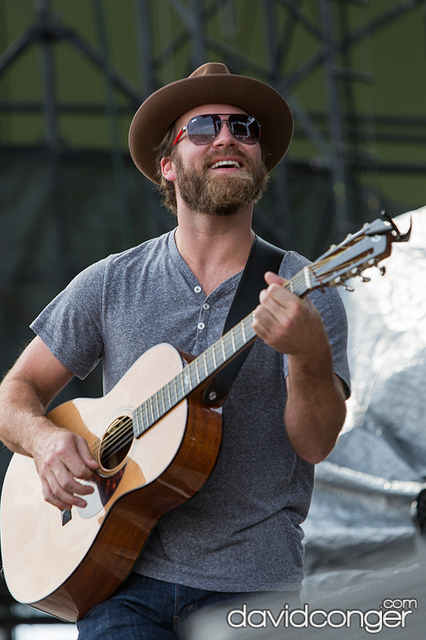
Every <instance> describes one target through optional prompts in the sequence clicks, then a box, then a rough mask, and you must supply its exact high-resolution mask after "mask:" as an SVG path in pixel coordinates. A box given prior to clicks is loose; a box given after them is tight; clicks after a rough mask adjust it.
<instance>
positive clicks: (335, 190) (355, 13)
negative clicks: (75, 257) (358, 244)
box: [0, 0, 425, 246]
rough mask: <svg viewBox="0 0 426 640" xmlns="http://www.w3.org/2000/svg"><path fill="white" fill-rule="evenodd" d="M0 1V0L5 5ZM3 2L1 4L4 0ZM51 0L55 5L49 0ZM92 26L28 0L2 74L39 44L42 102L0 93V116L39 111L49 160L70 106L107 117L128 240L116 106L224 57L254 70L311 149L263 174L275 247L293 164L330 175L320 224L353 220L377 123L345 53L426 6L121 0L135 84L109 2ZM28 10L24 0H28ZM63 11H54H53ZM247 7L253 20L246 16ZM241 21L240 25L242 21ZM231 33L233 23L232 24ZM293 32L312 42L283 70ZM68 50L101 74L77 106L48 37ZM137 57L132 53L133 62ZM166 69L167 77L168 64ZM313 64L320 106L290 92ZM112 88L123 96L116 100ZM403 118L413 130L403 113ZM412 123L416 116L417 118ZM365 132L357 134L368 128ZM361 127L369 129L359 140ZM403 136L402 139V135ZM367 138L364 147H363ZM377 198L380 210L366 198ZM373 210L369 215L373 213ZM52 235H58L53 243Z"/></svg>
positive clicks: (98, 3)
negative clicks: (116, 55) (115, 47)
mask: <svg viewBox="0 0 426 640" xmlns="http://www.w3.org/2000/svg"><path fill="white" fill-rule="evenodd" d="M4 3H5V0H3V4H4ZM0 4H1V3H0ZM6 4H7V0H6ZM58 4H60V3H58ZM90 4H91V6H92V8H93V23H94V32H95V33H96V35H97V44H93V43H90V42H88V41H87V39H85V38H83V37H82V36H81V35H80V33H79V32H78V30H77V29H76V28H72V27H70V26H67V25H66V24H65V23H64V18H63V17H61V15H62V14H64V13H66V12H64V11H63V10H62V11H60V10H59V7H58V6H57V5H56V6H54V5H55V3H54V2H52V0H35V1H34V5H33V24H32V25H31V26H29V27H28V28H27V29H26V30H24V32H23V33H22V34H20V35H19V37H17V38H16V39H15V40H14V41H13V42H11V43H10V44H9V46H8V47H7V49H6V50H5V51H4V52H3V54H2V55H1V56H0V81H1V79H2V76H3V75H4V74H6V72H7V71H8V69H9V68H10V67H11V66H12V65H13V63H14V62H15V61H16V59H17V58H18V57H19V56H21V55H22V54H23V53H24V52H25V51H26V50H28V48H30V47H32V46H35V45H40V48H41V70H42V74H41V77H42V86H43V94H42V102H41V104H34V103H27V104H24V103H22V102H21V103H20V104H8V103H7V101H1V103H0V113H1V112H3V113H4V112H6V111H7V110H10V109H15V110H28V109H39V110H41V111H42V112H43V114H44V118H45V141H46V144H47V145H48V147H49V148H51V149H52V152H53V153H54V154H55V157H56V158H57V157H58V156H59V155H60V153H59V152H60V150H61V149H62V148H63V141H62V140H61V139H60V135H59V133H58V131H59V127H58V119H59V118H60V116H61V114H63V113H65V112H66V111H68V112H69V111H70V110H72V109H73V108H75V109H76V110H77V109H78V111H79V112H80V113H86V114H93V113H94V112H95V111H97V112H98V113H101V112H102V111H103V112H104V113H105V114H106V116H107V119H108V127H109V132H110V149H111V157H112V161H113V165H114V168H115V176H116V187H117V211H118V214H119V216H120V219H121V221H122V233H123V244H127V243H129V242H130V241H131V236H132V227H131V221H130V216H129V213H128V208H129V206H128V202H126V200H127V194H126V189H125V188H124V187H123V185H124V183H125V181H124V180H123V166H122V160H121V159H120V158H121V154H120V144H119V138H118V134H117V124H116V121H117V117H118V115H119V113H123V111H124V112H126V111H127V113H128V114H131V113H133V112H134V110H135V108H136V107H137V106H138V105H139V103H140V101H141V100H142V99H143V98H145V97H146V96H147V95H149V94H150V93H151V92H152V91H153V90H155V89H156V88H158V87H160V86H161V85H162V84H164V83H165V82H168V81H171V80H174V79H177V78H178V77H183V75H186V74H187V73H190V71H191V70H193V69H194V68H196V67H197V66H199V65H200V64H202V63H203V62H205V61H206V60H207V59H220V60H223V61H224V62H225V63H226V64H227V65H228V66H229V68H230V69H231V71H232V72H234V73H243V74H252V75H254V76H256V77H258V78H260V79H262V80H265V81H266V82H269V83H271V84H272V85H273V86H274V87H276V88H277V90H278V91H280V92H281V93H282V95H283V96H284V97H285V98H286V99H287V100H288V102H289V103H290V105H291V107H292V110H293V113H294V116H295V123H296V137H297V138H298V139H301V138H304V139H305V140H307V141H309V143H310V145H311V153H310V155H306V154H305V156H304V157H299V158H298V159H297V162H296V159H294V158H292V157H291V154H290V156H289V159H287V161H286V162H283V163H282V164H281V165H280V167H279V168H278V169H277V171H276V175H275V176H274V180H273V182H272V190H273V194H274V198H275V199H276V200H277V201H279V202H280V212H279V222H280V224H279V225H277V224H276V223H277V215H278V214H277V212H276V208H275V209H274V208H272V210H271V214H270V216H269V217H268V218H267V219H266V220H264V221H263V224H264V225H265V227H266V229H265V231H266V233H267V235H269V236H273V237H275V238H276V240H277V242H278V243H281V244H282V245H284V246H285V245H288V244H291V242H292V224H291V213H292V212H291V203H290V199H289V189H288V179H289V178H288V175H289V170H290V169H291V167H292V166H294V165H295V164H296V163H297V164H298V166H300V165H304V166H305V167H306V168H312V167H314V168H316V169H319V168H320V169H321V170H323V171H327V172H328V173H329V176H330V180H331V187H330V188H331V193H332V194H333V209H334V210H333V212H332V215H331V216H329V217H330V221H329V226H331V228H334V230H335V233H336V234H337V236H342V235H343V234H345V233H346V232H347V231H350V230H351V228H352V227H353V225H354V224H355V225H356V224H357V222H358V220H356V219H355V220H354V219H353V218H354V216H353V211H351V199H352V192H353V189H354V181H355V179H356V178H357V177H358V175H359V174H360V173H363V174H366V173H368V172H370V173H372V174H373V173H375V172H376V173H377V172H378V171H380V170H381V169H383V168H384V164H383V163H382V164H381V163H380V161H379V159H378V154H377V151H376V149H375V142H376V140H377V127H378V126H380V127H382V126H383V123H384V122H385V121H384V120H381V116H380V114H378V113H366V112H365V110H364V111H363V110H362V109H360V107H358V106H357V105H356V104H355V103H356V101H355V99H354V89H355V88H356V85H359V84H363V85H366V86H368V85H372V84H374V74H372V72H371V70H369V69H359V65H356V64H355V63H354V61H353V60H354V56H353V52H354V50H355V49H359V47H360V46H361V45H362V44H363V43H365V42H367V41H368V40H369V38H371V37H372V36H373V35H374V34H376V33H377V32H379V31H381V30H384V29H386V28H387V27H389V25H392V24H393V23H395V22H396V21H398V20H400V19H402V18H403V17H404V16H405V15H407V14H408V13H410V12H413V11H416V10H419V8H420V7H425V1H424V0H410V1H409V2H407V0H398V1H395V2H392V3H390V2H387V3H385V5H382V10H381V12H380V13H377V11H376V12H375V13H374V15H373V14H372V5H374V3H372V2H371V1H370V0H315V1H313V0H307V1H306V0H305V1H303V0H263V1H262V2H258V1H257V0H256V1H255V2H252V1H251V0H246V1H245V2H244V3H237V2H236V1H235V0H210V1H208V0H203V1H200V0H186V2H185V1H184V0H161V2H154V1H153V0H134V1H133V2H132V3H130V2H129V3H128V4H127V5H126V8H127V10H132V11H133V12H134V29H135V31H136V37H137V42H138V53H137V56H138V60H137V64H138V67H139V77H140V85H141V86H140V88H139V87H137V86H135V84H134V83H133V82H131V81H130V80H129V78H128V74H126V72H125V71H123V70H120V71H118V70H117V68H115V67H114V61H113V59H112V56H111V53H110V45H109V37H108V30H109V31H111V29H112V25H111V24H109V25H108V24H107V18H106V15H107V10H108V7H109V6H110V2H109V1H108V0H92V2H91V3H90ZM27 6H28V8H29V7H30V2H29V0H28V2H27ZM60 8H61V9H63V7H60ZM242 13H246V14H247V13H249V14H253V16H254V17H255V19H256V24H255V25H250V24H249V23H250V20H249V19H248V18H247V15H245V16H244V15H242ZM242 20H244V25H248V26H246V28H247V29H248V28H250V29H251V30H254V29H256V45H255V47H252V49H251V50H248V49H247V50H246V49H245V48H244V46H242V44H241V38H240V40H238V39H237V38H235V37H233V36H234V34H235V32H236V31H237V26H236V24H237V22H238V21H239V22H240V23H241V21H242ZM244 25H243V26H244ZM240 31H241V27H240ZM303 37H309V38H310V40H311V42H312V46H311V47H310V50H308V51H307V53H306V55H305V56H304V57H303V59H301V60H299V61H298V63H297V64H294V63H293V64H292V66H290V51H291V49H292V47H293V46H294V45H295V43H296V44H297V41H298V40H300V39H301V38H303ZM61 41H62V42H65V43H66V44H67V45H69V46H71V47H74V48H75V49H77V50H78V51H79V52H80V53H81V54H82V55H83V56H84V57H85V59H86V61H87V64H88V65H92V66H94V67H95V68H96V69H97V70H98V71H99V73H100V74H102V76H103V78H104V87H105V92H104V98H105V99H104V103H103V104H98V105H95V104H93V103H91V104H86V105H84V103H82V102H80V103H79V105H78V107H77V105H72V104H68V105H67V104H63V103H60V102H59V100H58V97H57V92H56V81H57V80H56V78H57V74H58V73H60V69H58V68H56V67H55V46H56V44H57V43H58V42H61ZM135 62H136V61H135ZM170 70H172V71H173V73H172V72H171V71H170ZM318 71H320V72H321V76H322V82H323V90H324V92H325V95H326V104H325V105H324V108H323V109H322V110H315V111H313V110H312V108H311V107H310V106H306V105H304V104H303V103H302V102H301V101H300V99H298V98H297V91H298V88H299V87H300V86H301V85H303V83H305V82H306V81H307V80H308V79H309V78H310V77H311V76H312V75H313V74H315V73H318ZM118 95H120V96H121V97H122V98H123V99H124V102H123V100H121V101H120V103H119V100H118V97H117V96H118ZM401 118H402V119H403V121H404V123H405V124H406V125H407V126H406V130H408V129H409V127H410V126H411V127H414V123H413V122H410V119H409V118H408V117H404V115H402V116H401ZM421 124H422V126H424V124H425V122H424V121H423V122H422V123H421ZM399 125H400V123H399V122H398V121H397V118H394V119H393V120H392V119H391V118H389V117H388V118H387V122H386V131H385V133H382V134H381V135H382V139H383V136H385V135H388V136H390V137H392V136H393V137H394V139H395V136H398V135H399V137H400V140H401V136H403V135H404V131H402V132H401V131H400V129H401V127H400V126H399ZM366 131H367V133H366ZM368 133H370V134H372V135H370V136H369V139H368ZM407 135H410V134H409V133H407ZM366 140H367V143H368V144H367V145H366V143H365V142H366ZM385 168H386V170H388V171H390V170H392V171H394V172H398V171H401V172H410V171H412V172H419V171H424V169H425V166H423V165H422V164H420V165H416V164H414V165H413V164H411V165H410V164H409V163H407V162H405V163H403V162H401V163H398V162H397V163H393V165H392V166H391V165H390V164H389V163H388V164H387V166H386V167H385ZM376 206H378V205H377V204H376ZM373 213H376V211H373V212H372V214H373ZM62 241H64V240H63V239H62Z"/></svg>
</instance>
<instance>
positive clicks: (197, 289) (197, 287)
mask: <svg viewBox="0 0 426 640" xmlns="http://www.w3.org/2000/svg"><path fill="white" fill-rule="evenodd" d="M194 291H195V293H201V287H200V285H199V284H197V286H196V287H194Z"/></svg>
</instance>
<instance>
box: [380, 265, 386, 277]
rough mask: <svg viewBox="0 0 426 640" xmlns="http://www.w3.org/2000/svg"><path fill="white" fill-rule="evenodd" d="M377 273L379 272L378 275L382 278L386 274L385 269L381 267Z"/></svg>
mask: <svg viewBox="0 0 426 640" xmlns="http://www.w3.org/2000/svg"><path fill="white" fill-rule="evenodd" d="M379 271H380V275H381V276H384V275H385V273H386V267H383V266H381V267H379Z"/></svg>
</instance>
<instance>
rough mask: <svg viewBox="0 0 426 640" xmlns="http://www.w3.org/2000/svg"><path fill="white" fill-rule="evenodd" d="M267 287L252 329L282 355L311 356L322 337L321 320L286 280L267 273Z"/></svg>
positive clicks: (261, 295) (256, 311)
mask: <svg viewBox="0 0 426 640" xmlns="http://www.w3.org/2000/svg"><path fill="white" fill-rule="evenodd" d="M265 281H266V283H267V284H268V287H267V288H266V289H264V290H263V291H261V293H260V295H259V302H260V304H259V306H258V307H257V308H256V309H255V312H254V316H255V319H254V321H253V325H252V326H253V329H254V330H255V332H256V334H257V335H258V336H259V337H260V338H262V340H264V341H265V342H266V343H267V344H268V345H269V346H271V347H272V348H273V349H275V350H276V351H278V352H279V353H288V354H299V355H302V354H309V350H310V349H311V348H312V343H313V342H314V341H315V340H316V339H317V338H318V336H322V333H323V328H322V320H321V317H320V315H319V313H318V312H317V310H316V308H315V307H314V305H313V304H312V303H311V302H310V300H309V299H308V298H304V299H301V298H299V297H298V296H296V295H295V294H293V293H292V292H291V291H289V290H288V289H287V288H286V287H285V284H286V282H287V280H285V279H284V278H281V277H280V276H278V275H276V274H274V273H272V272H270V271H269V272H267V273H266V274H265Z"/></svg>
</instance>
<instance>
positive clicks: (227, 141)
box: [213, 120, 237, 147]
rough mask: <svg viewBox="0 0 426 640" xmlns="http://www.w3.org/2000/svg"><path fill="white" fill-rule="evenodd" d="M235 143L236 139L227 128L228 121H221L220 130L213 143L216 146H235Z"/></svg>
mask: <svg viewBox="0 0 426 640" xmlns="http://www.w3.org/2000/svg"><path fill="white" fill-rule="evenodd" d="M236 144H237V140H236V139H235V138H234V136H233V135H232V133H231V132H230V130H229V127H228V123H227V122H226V121H224V120H223V121H222V128H221V130H220V133H219V135H218V136H217V138H215V139H214V141H213V145H214V146H216V147H222V146H227V147H229V146H235V145H236Z"/></svg>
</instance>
